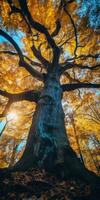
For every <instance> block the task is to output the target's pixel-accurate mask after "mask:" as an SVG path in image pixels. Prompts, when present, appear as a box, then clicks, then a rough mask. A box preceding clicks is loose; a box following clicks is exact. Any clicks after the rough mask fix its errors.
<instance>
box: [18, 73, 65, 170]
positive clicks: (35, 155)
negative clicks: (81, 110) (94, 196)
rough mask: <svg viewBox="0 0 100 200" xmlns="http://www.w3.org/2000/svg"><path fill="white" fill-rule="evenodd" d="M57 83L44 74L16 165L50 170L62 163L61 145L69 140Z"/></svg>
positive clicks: (63, 146) (60, 93)
mask: <svg viewBox="0 0 100 200" xmlns="http://www.w3.org/2000/svg"><path fill="white" fill-rule="evenodd" d="M61 98H62V90H61V87H60V83H59V81H57V80H54V79H53V78H52V77H48V79H47V81H46V82H45V86H44V89H43V91H42V92H41V95H40V99H39V101H38V104H37V108H36V111H35V114H34V117H33V121H32V126H31V129H30V133H29V136H28V140H27V145H26V149H25V151H24V154H23V156H22V158H21V160H20V161H19V162H18V164H16V165H15V168H16V169H20V168H22V169H26V168H27V167H31V166H38V167H43V168H46V169H49V170H54V166H55V165H57V164H58V163H59V164H62V163H64V149H66V148H69V142H68V139H67V135H66V130H65V125H64V112H63V109H62V104H61Z"/></svg>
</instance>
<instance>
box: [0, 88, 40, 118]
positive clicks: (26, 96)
mask: <svg viewBox="0 0 100 200" xmlns="http://www.w3.org/2000/svg"><path fill="white" fill-rule="evenodd" d="M0 95H2V96H4V97H7V98H8V99H9V100H8V102H7V104H6V106H5V109H4V111H3V113H2V114H0V117H5V116H6V114H7V113H8V111H9V108H10V106H11V104H12V103H14V102H18V101H22V100H27V101H31V102H36V103H37V102H38V99H39V96H40V91H34V90H31V91H27V92H22V93H18V94H11V93H9V92H6V91H3V90H0Z"/></svg>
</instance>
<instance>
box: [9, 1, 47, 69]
mask: <svg viewBox="0 0 100 200" xmlns="http://www.w3.org/2000/svg"><path fill="white" fill-rule="evenodd" d="M8 3H9V5H10V8H11V14H12V13H16V12H17V13H20V14H21V15H22V16H23V18H24V20H25V22H26V24H27V25H28V27H29V32H30V33H31V34H32V36H33V33H32V30H31V24H30V23H29V22H28V20H27V19H26V17H25V14H24V12H23V9H22V8H21V9H19V8H17V7H15V6H14V5H13V4H12V1H9V0H8ZM32 50H33V49H32ZM36 52H37V53H36ZM33 53H34V51H33ZM38 54H39V53H38V50H37V49H35V56H36V57H37V59H38V60H40V61H41V63H42V64H43V65H44V66H45V67H46V68H47V67H48V66H49V64H50V63H49V62H48V61H47V60H46V59H45V58H43V57H42V55H41V54H39V55H38ZM37 55H38V56H37Z"/></svg>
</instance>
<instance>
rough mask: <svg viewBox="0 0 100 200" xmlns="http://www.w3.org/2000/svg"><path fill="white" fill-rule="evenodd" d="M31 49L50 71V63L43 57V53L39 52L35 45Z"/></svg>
mask: <svg viewBox="0 0 100 200" xmlns="http://www.w3.org/2000/svg"><path fill="white" fill-rule="evenodd" d="M31 49H32V51H33V53H34V56H35V57H36V58H37V59H38V60H39V61H40V62H41V63H42V64H43V65H44V66H45V67H46V68H47V69H48V68H49V67H50V63H49V62H48V61H47V60H46V59H45V58H44V57H43V56H42V55H41V52H40V51H39V50H37V48H36V47H35V45H34V44H33V46H32V47H31Z"/></svg>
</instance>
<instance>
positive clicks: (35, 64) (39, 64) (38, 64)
mask: <svg viewBox="0 0 100 200" xmlns="http://www.w3.org/2000/svg"><path fill="white" fill-rule="evenodd" d="M0 53H4V54H9V55H12V56H18V53H16V52H14V51H8V50H7V51H5V50H1V51H0ZM23 57H24V58H26V59H27V60H28V61H29V62H30V64H31V65H33V66H38V67H40V68H43V65H42V64H41V63H38V62H36V61H33V60H31V59H30V58H29V57H28V56H26V55H24V54H23Z"/></svg>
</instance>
